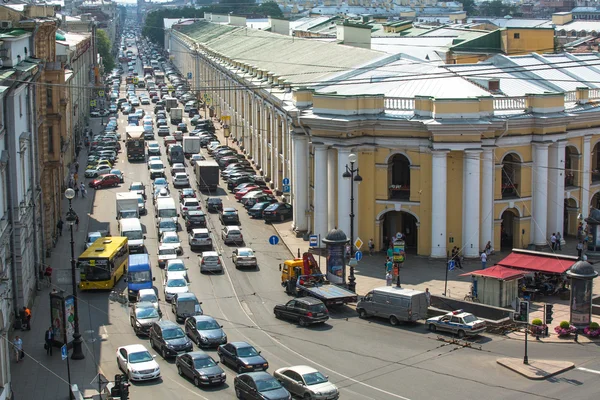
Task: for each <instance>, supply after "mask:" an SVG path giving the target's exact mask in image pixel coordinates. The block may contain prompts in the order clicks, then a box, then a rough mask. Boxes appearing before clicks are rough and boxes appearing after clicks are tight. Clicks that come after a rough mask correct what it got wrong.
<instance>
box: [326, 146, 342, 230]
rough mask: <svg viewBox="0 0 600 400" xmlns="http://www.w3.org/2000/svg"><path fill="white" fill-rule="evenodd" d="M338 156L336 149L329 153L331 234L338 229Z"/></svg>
mask: <svg viewBox="0 0 600 400" xmlns="http://www.w3.org/2000/svg"><path fill="white" fill-rule="evenodd" d="M336 156H337V153H336V151H335V149H329V150H328V151H327V183H328V185H327V231H328V232H329V231H330V230H332V229H333V228H335V227H336V224H335V222H336V218H335V217H336V214H335V189H336V187H335V182H337V181H338V178H339V176H338V175H337V168H336V161H337V160H336Z"/></svg>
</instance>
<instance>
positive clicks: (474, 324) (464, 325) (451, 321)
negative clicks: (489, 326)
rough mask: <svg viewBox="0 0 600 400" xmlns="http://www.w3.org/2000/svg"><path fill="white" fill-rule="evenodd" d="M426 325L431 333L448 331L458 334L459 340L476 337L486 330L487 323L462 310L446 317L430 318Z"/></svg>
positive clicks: (450, 313)
mask: <svg viewBox="0 0 600 400" xmlns="http://www.w3.org/2000/svg"><path fill="white" fill-rule="evenodd" d="M425 324H426V325H427V326H428V327H429V330H430V331H431V332H436V331H438V330H440V331H447V332H450V333H454V334H456V335H457V336H458V337H459V338H463V337H465V336H476V335H479V334H480V333H483V332H485V330H486V324H485V321H483V320H481V319H479V318H477V317H476V316H474V315H473V314H471V313H467V312H463V311H462V310H456V311H451V312H449V313H447V314H445V315H440V316H437V317H432V318H429V319H428V320H427V322H426V323H425Z"/></svg>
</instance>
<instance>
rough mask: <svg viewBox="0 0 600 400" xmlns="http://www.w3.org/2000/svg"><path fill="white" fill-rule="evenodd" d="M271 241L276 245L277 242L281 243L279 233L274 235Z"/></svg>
mask: <svg viewBox="0 0 600 400" xmlns="http://www.w3.org/2000/svg"><path fill="white" fill-rule="evenodd" d="M269 243H271V244H272V245H276V244H277V243H279V236H277V235H273V236H271V237H270V238H269Z"/></svg>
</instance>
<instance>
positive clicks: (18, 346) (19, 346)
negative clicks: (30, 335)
mask: <svg viewBox="0 0 600 400" xmlns="http://www.w3.org/2000/svg"><path fill="white" fill-rule="evenodd" d="M13 347H14V351H15V360H17V362H19V361H21V360H22V359H23V358H25V353H24V352H23V340H22V339H21V338H20V337H19V336H15V339H14V340H13Z"/></svg>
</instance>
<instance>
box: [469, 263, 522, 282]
mask: <svg viewBox="0 0 600 400" xmlns="http://www.w3.org/2000/svg"><path fill="white" fill-rule="evenodd" d="M466 275H475V276H484V277H487V278H496V279H502V280H503V281H510V280H513V279H518V278H521V277H522V276H523V275H524V273H523V271H517V270H516V269H512V268H506V267H503V266H501V265H494V266H493V267H490V268H486V269H479V270H477V271H473V272H467V273H466V274H461V275H460V276H466Z"/></svg>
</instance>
